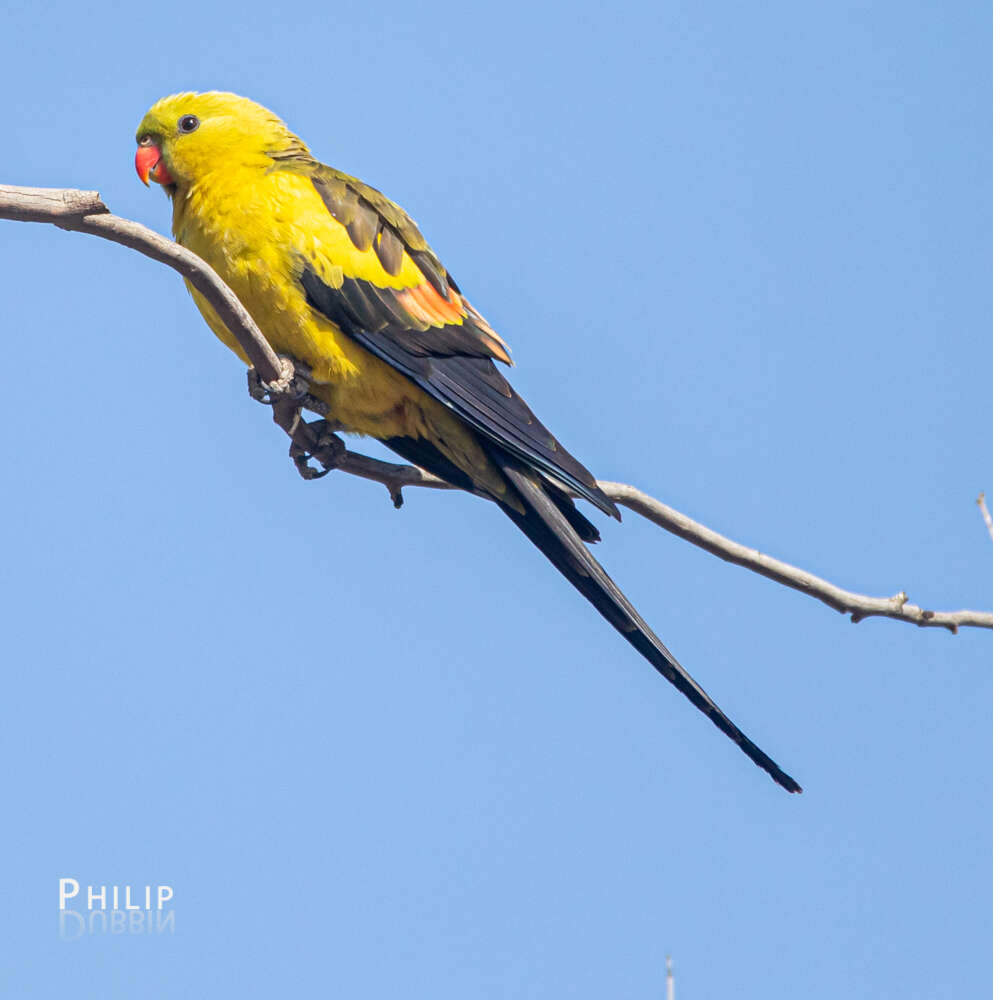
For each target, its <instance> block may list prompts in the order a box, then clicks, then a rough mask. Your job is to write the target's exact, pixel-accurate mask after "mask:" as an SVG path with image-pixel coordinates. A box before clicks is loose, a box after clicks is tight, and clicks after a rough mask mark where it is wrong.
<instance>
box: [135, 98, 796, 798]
mask: <svg viewBox="0 0 993 1000" xmlns="http://www.w3.org/2000/svg"><path fill="white" fill-rule="evenodd" d="M138 142H139V149H138V153H137V155H136V157H135V165H136V167H137V168H138V172H139V175H140V176H141V177H142V179H143V180H145V181H146V183H147V181H148V179H149V178H151V179H153V180H155V181H157V182H158V183H160V184H162V185H163V186H164V187H165V188H166V190H167V191H168V192H169V194H170V196H171V197H172V201H173V232H174V233H175V236H176V239H177V240H178V241H179V242H180V243H182V244H183V245H184V246H186V247H188V248H189V249H190V250H192V251H193V252H194V253H196V254H198V255H199V256H200V257H202V258H203V259H204V260H205V261H207V263H208V264H210V265H211V266H212V267H213V268H214V270H215V271H216V272H217V273H218V274H219V275H220V276H221V277H222V278H223V279H224V280H225V281H226V282H227V283H228V285H230V287H231V289H232V290H233V291H234V293H235V294H236V295H237V296H238V298H239V299H240V300H241V302H242V303H243V304H244V305H245V307H246V308H247V309H248V311H249V312H250V313H251V314H252V316H253V318H254V319H255V321H256V323H258V325H259V327H260V329H261V330H262V332H263V333H264V334H265V336H266V337H267V338H268V340H269V342H270V343H271V344H272V346H273V347H274V348H275V349H276V351H278V352H279V353H282V354H287V355H289V356H290V357H292V358H294V359H295V360H298V361H302V362H304V363H305V364H307V365H308V366H309V368H310V370H311V373H312V378H313V381H312V383H311V391H312V392H313V393H314V394H315V395H316V396H318V397H320V398H321V399H322V400H323V401H324V402H325V403H327V405H328V408H329V413H330V416H331V418H332V419H333V420H335V421H337V422H338V423H339V424H341V425H342V426H343V427H345V428H346V429H347V430H349V431H352V432H354V433H358V434H368V435H371V436H373V437H376V438H379V439H381V440H383V441H384V442H385V443H386V444H387V445H388V446H389V447H390V448H392V449H393V450H394V451H397V452H398V453H399V454H401V455H403V456H404V457H406V458H408V459H409V460H411V461H414V462H416V463H417V464H419V465H423V466H425V467H426V468H429V469H430V470H431V471H432V472H435V473H437V474H438V475H440V476H442V477H443V478H445V479H447V480H448V481H449V482H451V483H453V484H454V485H456V486H461V487H463V488H467V489H472V490H474V491H475V492H477V493H482V494H484V495H488V496H489V497H490V498H491V499H493V500H495V501H496V502H497V504H498V505H499V507H500V509H501V510H502V511H503V513H504V514H506V515H507V516H508V517H509V518H510V519H511V520H512V521H513V522H514V524H516V525H517V527H518V528H519V529H520V530H521V531H523V532H524V533H525V534H526V535H527V537H528V538H529V539H530V540H531V541H532V542H533V543H534V544H535V545H536V546H537V547H538V548H539V549H540V550H541V551H542V552H543V553H544V554H545V555H546V556H547V557H548V558H549V559H550V560H551V562H552V563H553V564H554V565H555V567H556V568H557V569H558V570H559V572H560V573H562V574H563V576H565V577H566V578H567V579H568V580H569V581H570V582H571V583H572V584H573V586H575V587H576V589H577V590H579V591H580V593H582V595H583V596H584V597H585V598H586V599H587V600H588V601H590V603H591V604H592V605H593V606H594V607H595V608H596V609H597V610H598V611H599V612H600V614H602V615H603V616H604V618H606V619H607V621H608V622H610V624H611V625H613V626H614V627H615V628H616V629H617V630H618V631H619V632H620V633H621V635H622V636H623V637H624V638H625V639H626V640H627V641H628V642H629V643H631V645H632V646H633V647H634V648H635V649H637V650H638V652H639V653H641V655H642V656H644V657H645V658H646V659H647V660H648V661H649V662H650V663H651V664H652V665H653V666H654V667H655V668H656V670H658V671H659V673H661V674H662V675H663V676H664V677H666V678H667V679H668V680H669V681H670V682H671V683H672V684H674V685H675V686H676V687H677V688H678V689H679V690H680V691H682V693H683V694H684V695H685V696H686V697H687V698H689V699H690V701H691V702H692V703H693V704H694V705H696V706H697V708H699V709H700V710H701V711H703V712H705V713H706V714H707V715H708V716H709V717H710V719H711V720H712V721H713V722H714V724H715V725H717V726H718V728H719V729H721V731H722V732H724V733H725V734H726V735H727V736H729V737H730V738H731V739H732V740H734V742H735V743H736V744H737V745H738V746H739V747H741V749H742V750H743V751H744V752H745V753H746V754H747V755H748V756H749V757H750V758H751V759H752V760H753V761H755V763H757V764H758V765H759V766H760V767H762V768H764V769H765V770H766V771H768V772H769V774H770V775H772V777H773V778H774V780H776V781H777V782H778V783H779V784H781V785H782V786H783V787H784V788H786V789H788V790H789V791H791V792H796V791H800V786H799V785H798V784H797V783H796V781H794V780H793V779H792V778H791V777H790V776H789V775H788V774H786V773H785V772H783V771H782V770H781V769H780V768H779V766H778V765H777V764H776V763H775V761H773V760H772V759H771V758H770V757H768V756H767V755H766V754H765V753H764V752H763V751H762V750H760V749H759V748H758V747H757V746H756V745H755V744H754V743H752V742H751V740H749V739H748V738H747V737H746V736H745V735H744V734H743V733H742V732H741V731H740V730H739V729H738V728H737V727H736V726H735V725H734V723H732V722H731V720H730V719H728V718H727V716H725V715H724V714H723V713H722V712H721V711H720V709H719V708H718V707H717V706H716V705H715V704H714V702H713V701H712V700H711V699H710V697H709V696H708V695H707V694H706V693H705V692H704V691H703V690H702V689H701V688H700V687H699V685H697V684H696V682H695V681H694V680H693V679H692V678H691V677H690V676H689V674H687V673H686V671H685V670H683V668H682V667H681V666H680V665H679V663H678V662H677V661H676V659H675V658H674V657H673V656H672V654H671V653H670V652H669V651H668V650H667V649H666V648H665V646H664V645H663V644H662V642H661V640H660V639H659V638H658V636H656V635H655V633H654V632H652V630H651V629H650V628H649V627H648V625H647V624H646V623H645V622H644V620H643V619H642V618H641V617H640V615H639V614H638V612H637V611H636V610H635V609H634V607H633V606H632V605H631V603H630V602H629V601H628V600H627V598H626V597H625V596H624V595H623V593H621V591H620V590H619V589H618V587H617V585H616V584H615V583H614V582H613V580H611V579H610V577H609V576H608V575H607V574H606V572H605V571H604V569H603V567H602V566H600V564H599V563H598V562H597V561H596V559H594V558H593V556H592V554H591V553H590V552H589V551H588V549H587V548H586V546H585V545H584V542H593V541H597V540H598V539H599V533H598V531H597V529H596V528H595V527H594V525H593V524H591V523H590V522H589V521H588V520H587V519H586V518H585V517H584V516H583V515H582V514H581V513H580V512H579V511H578V510H577V509H576V507H575V505H574V503H573V500H572V497H573V496H578V497H583V498H584V499H586V500H588V501H590V502H591V503H593V504H595V505H596V506H598V507H599V508H600V509H601V510H603V511H605V512H606V513H609V514H613V515H614V516H619V515H618V513H617V508H616V507H615V506H614V504H613V503H612V502H611V501H610V500H609V499H608V498H607V496H605V494H604V493H603V491H602V490H601V489H600V487H599V486H598V485H597V482H596V480H595V479H594V478H593V476H592V475H591V474H590V472H589V470H587V469H586V468H584V466H583V465H582V464H581V463H580V462H578V461H577V460H576V459H575V458H574V457H573V456H572V455H570V454H569V452H568V451H566V450H565V449H564V448H563V447H562V446H561V445H560V444H559V443H558V441H556V439H555V438H554V437H553V436H552V435H551V434H550V433H549V431H548V429H547V428H546V427H545V426H544V425H543V424H542V423H541V422H540V421H539V420H538V419H537V417H535V415H534V414H533V413H532V412H531V410H530V409H529V408H528V406H527V404H525V402H524V401H523V400H522V399H521V398H520V396H518V395H517V393H515V392H514V391H513V389H512V388H511V386H510V385H509V384H508V382H507V381H506V380H505V379H504V378H503V376H502V375H501V374H500V373H499V371H498V370H497V368H496V367H495V365H494V364H493V362H494V361H503V362H505V363H509V361H510V357H509V354H508V351H507V346H506V344H504V343H503V341H502V340H501V339H500V337H499V336H498V335H497V334H496V332H495V331H494V330H493V329H492V328H491V327H490V326H489V324H488V323H487V322H486V320H485V319H483V317H482V316H481V315H480V314H479V313H478V312H477V311H476V310H475V309H473V307H472V306H471V305H470V304H469V302H468V301H467V300H466V299H465V298H464V297H463V295H462V293H461V292H460V291H459V289H458V287H457V286H456V284H455V282H454V281H453V280H452V278H451V276H450V275H449V274H448V272H447V271H446V270H445V269H444V267H443V266H442V265H441V262H440V261H439V260H438V259H437V257H435V255H434V254H433V252H432V251H431V249H430V247H429V246H428V245H427V243H426V242H425V241H424V238H423V237H422V236H421V234H420V232H419V231H418V229H417V227H416V226H415V225H414V223H413V221H412V220H411V219H410V218H408V216H407V215H406V214H405V213H404V212H403V211H402V210H401V209H400V208H399V207H398V206H396V205H394V204H393V203H392V202H391V201H389V200H388V199H387V198H385V197H384V196H383V195H382V194H380V192H378V191H376V190H375V189H373V188H370V187H368V186H367V185H365V184H363V183H362V182H361V181H358V180H356V179H355V178H354V177H349V176H348V175H346V174H342V173H341V172H339V171H336V170H334V169H332V168H331V167H327V166H325V165H323V164H321V163H318V162H317V161H316V160H314V159H313V157H312V156H311V155H310V153H309V151H308V149H307V147H306V146H305V145H304V144H303V143H302V142H301V141H300V140H299V139H298V138H297V137H296V136H295V135H293V133H292V132H290V131H289V129H287V127H286V126H285V125H284V124H283V122H282V121H280V119H278V118H277V117H276V116H275V115H273V114H272V113H271V112H270V111H267V110H266V109H265V108H263V107H260V106H259V105H257V104H254V103H253V102H251V101H248V100H245V99H244V98H241V97H237V96H235V95H234V94H220V93H209V94H179V95H177V96H175V97H168V98H165V99H164V100H162V101H159V102H158V103H157V104H156V105H155V106H154V107H153V108H152V109H151V110H150V111H149V112H148V114H147V115H146V116H145V118H144V120H143V121H142V123H141V125H140V127H139V129H138ZM193 297H194V299H195V300H196V303H197V306H198V307H199V308H200V311H201V312H202V313H203V315H204V317H205V318H206V320H207V323H208V324H209V325H210V327H211V329H212V330H213V331H214V333H216V334H217V336H218V337H220V339H221V340H222V341H223V342H224V343H225V344H227V346H228V347H230V348H231V349H232V350H233V351H234V352H235V353H236V354H238V355H239V356H240V357H242V360H246V359H245V358H244V356H243V354H242V352H241V350H240V348H239V346H238V344H237V343H236V342H235V341H234V340H233V338H232V337H231V335H230V334H229V333H228V331H227V329H226V328H225V327H224V325H223V324H222V323H221V322H220V321H219V319H218V318H217V316H216V315H215V314H214V311H213V309H212V308H211V307H210V305H209V304H208V303H207V302H206V301H204V299H203V298H202V297H201V296H200V295H199V294H198V293H197V292H196V291H193Z"/></svg>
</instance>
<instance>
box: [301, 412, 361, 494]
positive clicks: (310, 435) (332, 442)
mask: <svg viewBox="0 0 993 1000" xmlns="http://www.w3.org/2000/svg"><path fill="white" fill-rule="evenodd" d="M334 426H335V425H333V424H330V423H329V422H328V421H327V420H313V421H311V422H310V423H307V422H306V421H300V425H299V429H298V431H299V432H298V433H296V434H294V435H293V440H292V442H291V443H290V458H292V459H293V464H294V465H295V466H296V469H297V472H299V473H300V475H301V476H302V477H303V478H304V479H306V480H308V481H309V480H311V479H321V478H323V477H324V476H326V475H327V474H328V473H329V472H330V471H331V470H332V469H336V468H337V467H338V466H339V465H340V464H341V460H342V459H343V458H344V457H345V453H346V452H347V450H348V449H347V448H346V447H345V442H344V441H342V440H341V438H340V437H338V435H337V434H335V433H334V431H333V428H334ZM304 441H305V442H306V444H304V443H302V442H304ZM311 459H314V460H315V461H317V462H320V463H321V466H322V468H320V469H316V468H314V466H312V465H311V464H310V460H311Z"/></svg>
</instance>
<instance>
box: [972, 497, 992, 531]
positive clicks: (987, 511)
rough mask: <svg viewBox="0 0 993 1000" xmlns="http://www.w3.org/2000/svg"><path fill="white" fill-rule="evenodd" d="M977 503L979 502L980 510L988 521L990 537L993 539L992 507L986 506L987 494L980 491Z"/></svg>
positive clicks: (987, 528) (987, 526)
mask: <svg viewBox="0 0 993 1000" xmlns="http://www.w3.org/2000/svg"><path fill="white" fill-rule="evenodd" d="M976 503H978V504H979V511H980V513H981V514H982V515H983V520H984V521H985V522H986V530H987V531H988V532H989V533H990V538H991V539H993V517H990V509H989V507H987V506H986V494H985V493H980V494H979V499H978V500H977V501H976Z"/></svg>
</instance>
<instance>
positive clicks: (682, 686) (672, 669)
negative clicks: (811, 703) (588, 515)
mask: <svg viewBox="0 0 993 1000" xmlns="http://www.w3.org/2000/svg"><path fill="white" fill-rule="evenodd" d="M491 456H492V457H493V459H494V461H496V462H497V463H498V464H499V465H500V466H501V468H502V469H503V471H504V473H505V475H506V476H507V478H508V479H509V480H510V482H511V483H512V484H513V485H514V487H515V489H516V490H517V492H518V493H519V494H520V496H521V498H522V499H523V501H524V506H525V508H526V513H524V514H520V513H518V512H517V511H515V510H513V509H512V508H510V507H508V506H506V505H504V504H501V505H500V506H501V509H502V510H503V512H504V513H505V514H506V515H507V516H508V517H509V518H510V519H511V520H512V521H513V522H514V523H515V524H516V525H517V527H518V528H520V529H521V531H523V532H524V534H526V535H527V536H528V538H530V539H531V541H532V542H534V544H535V545H536V546H537V547H538V548H539V549H541V551H542V552H543V553H544V554H545V555H546V556H547V557H548V559H549V560H551V562H552V563H553V564H554V565H555V567H556V568H557V569H558V570H559V572H561V573H562V574H563V576H565V577H566V578H567V579H568V580H569V582H570V583H572V585H573V586H574V587H575V588H576V589H577V590H578V591H579V592H580V593H581V594H582V595H583V596H584V597H585V598H586V599H587V600H588V601H589V602H590V603H591V604H592V605H593V606H594V607H595V608H596V609H597V611H599V612H600V614H601V615H603V617H604V618H606V619H607V621H609V622H610V624H611V625H613V626H614V628H616V629H617V631H618V632H620V633H621V635H623V636H624V638H625V639H627V641H628V642H629V643H631V645H632V646H634V648H635V649H637V650H638V652H639V653H641V655H642V656H644V657H645V659H646V660H648V661H649V663H651V664H652V666H653V667H655V669H656V670H657V671H658V672H659V673H660V674H662V676H663V677H665V678H666V680H668V681H669V682H670V683H672V684H673V685H675V687H677V688H678V689H679V690H680V691H682V693H683V694H684V695H686V697H687V698H689V700H690V701H691V702H692V703H693V704H694V705H696V707H697V708H698V709H700V711H701V712H703V713H704V715H706V716H708V717H709V718H710V720H711V721H712V722H713V723H714V725H715V726H717V728H718V729H719V730H720V731H721V732H722V733H724V734H725V735H727V736H728V737H729V738H730V739H731V740H733V741H734V742H735V743H737V744H738V746H739V747H740V748H741V749H742V751H743V752H744V753H745V754H746V755H747V756H748V757H750V758H751V759H752V760H753V761H754V762H755V763H756V764H757V765H758V766H759V767H761V768H762V769H763V770H764V771H767V772H768V773H769V775H770V776H771V777H772V779H773V781H775V782H776V783H777V784H779V785H781V786H782V787H783V788H785V789H786V790H787V791H788V792H802V791H803V789H802V788H801V787H800V785H799V784H798V783H797V782H796V781H795V780H794V779H793V778H791V777H790V776H789V775H788V774H787V773H786V772H785V771H783V770H782V769H781V768H780V767H779V765H778V764H777V763H776V762H775V761H774V760H773V759H772V758H771V757H769V756H768V754H766V753H765V752H764V751H762V750H760V749H759V747H757V746H756V745H755V744H754V743H753V742H752V741H751V740H750V739H749V738H748V737H747V736H745V734H744V733H742V731H741V730H740V729H739V728H738V727H737V726H736V725H735V724H734V723H733V722H732V721H731V720H730V719H729V718H728V717H727V716H726V715H725V714H724V713H723V712H722V711H721V710H720V709H719V708H718V707H717V705H716V704H715V703H714V701H713V700H712V699H711V698H710V696H709V695H708V694H707V692H706V691H704V690H703V688H701V687H700V685H699V684H697V683H696V681H694V680H693V678H692V677H691V676H690V675H689V674H688V673H687V672H686V671H685V670H684V669H683V667H682V666H680V664H679V661H678V660H677V659H676V658H675V657H674V656H673V655H672V653H670V652H669V650H668V649H666V648H665V646H664V645H663V643H662V640H661V639H659V637H658V636H657V635H655V633H654V632H653V631H652V630H651V629H650V628H649V627H648V625H647V624H646V623H645V621H644V619H643V618H642V617H641V615H639V614H638V612H637V611H636V610H635V608H634V607H633V605H632V604H631V602H630V601H629V600H628V599H627V598H626V597H625V596H624V594H623V593H622V592H621V590H620V589H619V588H618V586H617V584H615V583H614V581H613V580H612V579H611V578H610V577H609V576H608V575H607V572H606V570H604V568H603V567H602V566H601V565H600V564H599V563H598V562H597V561H596V559H594V558H593V555H592V553H591V552H590V551H589V549H587V548H586V546H585V545H584V544H583V542H582V541H581V539H580V537H579V535H577V533H576V531H575V530H574V529H573V526H572V525H571V524H570V521H571V519H570V518H569V517H568V516H567V515H566V514H565V512H564V511H563V510H562V508H561V505H560V503H558V502H557V499H556V498H554V497H549V495H548V493H547V492H546V491H547V488H548V487H547V485H546V484H545V483H544V482H539V481H538V480H537V478H536V477H535V474H534V473H532V472H530V471H529V470H526V469H525V468H524V467H523V466H522V465H521V464H520V463H519V462H517V460H515V459H513V458H511V457H510V456H509V455H506V454H505V453H503V452H501V451H498V450H497V449H495V448H494V449H492V451H491ZM576 514H577V516H579V517H582V515H580V514H579V513H578V511H577V512H576ZM584 520H585V519H584Z"/></svg>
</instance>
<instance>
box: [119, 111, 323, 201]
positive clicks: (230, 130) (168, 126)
mask: <svg viewBox="0 0 993 1000" xmlns="http://www.w3.org/2000/svg"><path fill="white" fill-rule="evenodd" d="M137 139H138V141H139V142H146V143H147V142H151V143H154V145H156V146H158V147H159V149H160V150H161V151H162V158H163V160H164V161H165V165H166V167H167V168H168V170H169V173H170V175H171V176H172V178H173V180H174V182H175V183H176V184H177V185H178V186H183V185H185V184H191V183H194V182H196V181H197V180H199V179H200V178H202V177H203V176H204V175H206V174H207V173H210V172H211V171H213V170H217V169H224V168H226V167H228V168H230V167H234V166H263V167H265V166H270V165H271V164H272V157H273V154H276V156H277V157H279V156H286V155H307V154H308V152H309V151H308V149H307V147H306V145H304V143H303V142H302V141H301V140H300V139H299V138H298V137H297V136H295V135H294V134H293V133H292V132H291V131H290V130H289V129H288V128H287V127H286V124H285V123H284V122H283V121H282V119H280V118H278V117H277V116H276V115H274V114H273V113H272V112H271V111H269V110H268V109H267V108H264V107H262V105H261V104H256V103H255V102H254V101H250V100H248V98H245V97H239V96H238V95H237V94H227V93H223V92H220V91H208V92H206V93H202V94H197V93H186V94H173V95H172V96H171V97H164V98H162V100H160V101H157V102H156V103H155V104H153V105H152V107H151V108H150V109H149V111H148V113H147V114H146V115H145V117H144V118H143V119H142V122H141V125H139V126H138V132H137Z"/></svg>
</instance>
